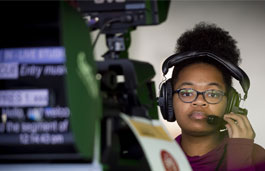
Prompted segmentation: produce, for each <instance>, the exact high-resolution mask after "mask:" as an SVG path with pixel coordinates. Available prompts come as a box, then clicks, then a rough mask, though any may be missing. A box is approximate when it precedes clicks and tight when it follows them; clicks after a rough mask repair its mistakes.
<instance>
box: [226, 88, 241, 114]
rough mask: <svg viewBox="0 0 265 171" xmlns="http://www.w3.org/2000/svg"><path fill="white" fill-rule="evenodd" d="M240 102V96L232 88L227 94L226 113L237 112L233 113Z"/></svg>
mask: <svg viewBox="0 0 265 171" xmlns="http://www.w3.org/2000/svg"><path fill="white" fill-rule="evenodd" d="M239 102H240V95H239V94H238V92H237V91H236V90H235V89H234V88H233V87H231V88H230V89H229V91H228V93H227V106H226V110H225V113H230V112H235V111H233V107H234V106H238V105H239Z"/></svg>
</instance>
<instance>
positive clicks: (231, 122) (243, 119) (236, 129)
mask: <svg viewBox="0 0 265 171" xmlns="http://www.w3.org/2000/svg"><path fill="white" fill-rule="evenodd" d="M224 120H225V121H226V122H227V124H226V125H225V126H226V128H227V130H228V135H229V137H230V138H246V139H254V138H255V132H254V130H253V128H252V126H251V124H250V122H249V120H248V118H247V116H246V115H240V114H235V113H232V112H231V113H229V114H225V115H224Z"/></svg>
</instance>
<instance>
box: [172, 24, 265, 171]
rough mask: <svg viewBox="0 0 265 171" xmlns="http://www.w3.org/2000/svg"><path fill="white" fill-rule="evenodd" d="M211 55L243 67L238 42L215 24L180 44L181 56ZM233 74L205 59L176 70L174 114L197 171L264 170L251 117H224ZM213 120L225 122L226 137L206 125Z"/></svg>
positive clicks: (183, 38) (197, 28)
mask: <svg viewBox="0 0 265 171" xmlns="http://www.w3.org/2000/svg"><path fill="white" fill-rule="evenodd" d="M190 51H208V52H211V53H213V54H215V55H217V56H219V57H220V58H223V59H225V60H228V61H230V62H231V63H233V64H234V65H238V62H239V60H240V58H239V50H238V49H237V47H236V41H235V40H234V39H233V38H232V37H231V36H230V35H229V33H228V32H227V31H224V30H223V29H221V28H219V27H217V26H216V25H213V24H206V23H200V24H198V25H196V26H195V28H194V29H193V30H190V31H187V32H185V33H184V34H183V35H182V36H181V37H180V38H179V39H178V42H177V49H176V53H184V52H190ZM231 80H232V77H231V74H230V73H229V72H228V71H227V69H225V67H223V66H222V65H220V63H216V62H215V61H213V60H209V59H206V58H203V57H200V58H198V59H191V60H184V61H183V62H181V63H178V64H177V65H175V66H174V70H173V74H172V78H171V84H172V93H173V95H172V101H173V111H174V115H175V118H176V121H177V123H178V124H179V126H180V128H181V130H182V134H181V135H179V136H178V137H177V138H176V141H177V142H178V143H179V145H180V146H181V148H182V149H183V151H184V153H185V154H186V156H187V159H188V160H189V162H190V164H191V166H192V168H193V170H195V171H196V170H202V171H206V170H242V169H245V170H259V169H260V170H263V169H265V168H264V162H265V150H264V149H263V148H262V147H261V146H259V145H257V144H254V138H255V132H254V130H253V129H252V127H251V124H250V122H249V120H248V118H247V116H246V115H240V114H237V113H225V109H226V106H227V105H228V104H227V92H228V90H229V89H230V88H231V86H232V83H231V82H232V81H231ZM210 115H214V116H217V117H219V118H223V119H224V120H225V121H226V124H225V127H226V129H227V130H226V131H225V132H220V127H219V126H218V125H212V124H209V123H207V117H208V116H210Z"/></svg>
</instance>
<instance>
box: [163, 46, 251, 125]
mask: <svg viewBox="0 0 265 171" xmlns="http://www.w3.org/2000/svg"><path fill="white" fill-rule="evenodd" d="M198 58H203V59H205V58H209V59H212V60H214V61H216V62H217V63H218V64H220V65H222V66H224V67H225V68H226V69H227V70H228V71H229V73H230V74H231V76H233V77H234V78H235V79H237V80H238V81H239V83H240V85H241V87H242V89H243V91H244V97H243V98H241V95H240V94H239V93H238V92H237V91H236V90H235V89H234V88H233V87H231V88H230V89H229V90H228V92H227V107H226V110H225V113H230V112H234V113H237V114H243V115H247V109H243V108H240V107H239V105H240V102H241V100H246V99H247V94H248V90H249V87H250V81H249V77H248V76H247V74H246V73H245V72H244V71H243V70H242V69H241V68H240V67H238V66H236V65H234V64H232V63H231V62H229V61H227V60H225V59H223V58H221V57H219V56H217V55H215V54H213V53H211V52H207V51H189V52H184V53H178V54H174V55H171V56H169V57H168V58H167V59H166V60H165V61H164V63H163V65H162V72H163V75H164V76H165V75H166V74H167V72H168V70H169V68H171V67H173V66H175V65H177V64H179V63H181V62H183V61H185V60H193V59H198ZM172 92H173V89H172V83H171V79H168V80H166V81H164V82H162V83H161V86H160V90H159V97H158V105H159V107H160V111H161V114H162V116H163V118H164V119H165V120H167V121H169V122H174V121H175V120H176V118H175V114H174V110H173V93H172Z"/></svg>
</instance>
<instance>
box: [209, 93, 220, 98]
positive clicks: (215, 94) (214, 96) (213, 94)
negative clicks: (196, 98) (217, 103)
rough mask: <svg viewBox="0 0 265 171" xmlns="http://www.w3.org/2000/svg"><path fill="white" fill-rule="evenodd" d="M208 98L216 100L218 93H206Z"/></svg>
mask: <svg viewBox="0 0 265 171" xmlns="http://www.w3.org/2000/svg"><path fill="white" fill-rule="evenodd" d="M208 97H212V98H218V97H220V93H218V92H211V93H208Z"/></svg>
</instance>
